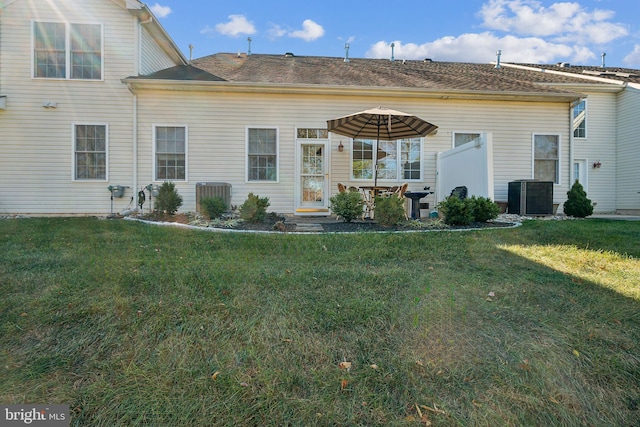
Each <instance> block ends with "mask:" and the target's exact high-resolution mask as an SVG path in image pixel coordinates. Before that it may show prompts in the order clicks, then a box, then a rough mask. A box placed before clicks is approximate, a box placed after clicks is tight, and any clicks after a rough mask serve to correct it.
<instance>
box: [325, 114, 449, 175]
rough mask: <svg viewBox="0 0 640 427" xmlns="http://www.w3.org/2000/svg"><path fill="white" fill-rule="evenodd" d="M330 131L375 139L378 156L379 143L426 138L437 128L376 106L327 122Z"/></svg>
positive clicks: (417, 119) (351, 136) (414, 117)
mask: <svg viewBox="0 0 640 427" xmlns="http://www.w3.org/2000/svg"><path fill="white" fill-rule="evenodd" d="M327 129H328V130H329V132H334V133H337V134H340V135H344V136H348V137H350V138H353V139H374V140H375V141H376V154H378V153H377V151H378V146H379V145H380V141H396V140H398V139H403V138H417V137H421V136H427V135H429V134H430V133H432V132H434V131H435V130H436V129H438V126H436V125H434V124H431V123H429V122H427V121H425V120H423V119H421V118H419V117H416V116H414V115H412V114H408V113H403V112H402V111H396V110H391V109H389V108H385V107H376V108H371V109H369V110H365V111H360V112H359V113H354V114H349V115H348V116H344V117H338V118H337V119H333V120H327ZM378 157H379V156H376V164H375V174H374V185H378V161H377V159H378Z"/></svg>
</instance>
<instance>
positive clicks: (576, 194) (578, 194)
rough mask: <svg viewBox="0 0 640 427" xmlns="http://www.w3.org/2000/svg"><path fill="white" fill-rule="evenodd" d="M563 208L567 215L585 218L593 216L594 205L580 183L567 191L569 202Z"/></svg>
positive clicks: (576, 183)
mask: <svg viewBox="0 0 640 427" xmlns="http://www.w3.org/2000/svg"><path fill="white" fill-rule="evenodd" d="M563 207H564V213H565V214H566V215H569V216H573V217H576V218H585V217H587V216H589V215H591V214H593V203H591V200H589V199H588V198H587V193H586V192H585V191H584V187H583V186H582V184H580V183H579V182H578V181H576V182H574V183H573V185H572V186H571V189H570V190H569V191H567V201H566V202H564V205H563Z"/></svg>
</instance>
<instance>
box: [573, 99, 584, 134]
mask: <svg viewBox="0 0 640 427" xmlns="http://www.w3.org/2000/svg"><path fill="white" fill-rule="evenodd" d="M571 111H572V114H571V116H572V118H573V124H572V126H573V137H574V138H586V137H587V101H586V100H585V99H583V100H581V101H580V102H578V103H577V104H576V105H574V106H573V108H572V109H571Z"/></svg>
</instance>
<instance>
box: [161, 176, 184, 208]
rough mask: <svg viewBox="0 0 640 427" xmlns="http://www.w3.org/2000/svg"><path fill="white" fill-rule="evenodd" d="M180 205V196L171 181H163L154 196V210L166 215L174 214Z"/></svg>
mask: <svg viewBox="0 0 640 427" xmlns="http://www.w3.org/2000/svg"><path fill="white" fill-rule="evenodd" d="M180 206H182V196H180V195H179V194H178V190H176V185H175V184H174V183H173V182H164V183H163V184H162V185H161V186H160V189H159V190H158V195H157V196H156V211H158V212H161V213H165V214H168V215H173V214H175V213H176V212H177V211H178V209H179V208H180Z"/></svg>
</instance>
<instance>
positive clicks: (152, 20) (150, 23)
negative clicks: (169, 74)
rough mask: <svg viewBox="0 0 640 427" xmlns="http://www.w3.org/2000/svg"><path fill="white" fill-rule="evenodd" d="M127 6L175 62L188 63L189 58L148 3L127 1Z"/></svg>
mask: <svg viewBox="0 0 640 427" xmlns="http://www.w3.org/2000/svg"><path fill="white" fill-rule="evenodd" d="M126 8H127V10H128V11H129V13H131V14H132V15H133V16H136V17H137V18H138V19H139V20H140V23H141V24H142V25H143V26H144V27H145V28H146V29H147V31H149V33H150V34H151V35H152V36H153V38H154V39H155V40H156V41H157V42H158V44H159V45H160V46H161V47H162V49H163V50H164V51H165V52H166V53H167V55H169V56H170V57H171V59H172V60H173V61H174V62H176V63H178V64H182V65H186V64H187V62H188V61H187V58H186V57H185V56H184V54H183V53H182V51H181V50H180V48H178V46H177V45H176V44H175V42H174V41H173V39H172V38H171V36H169V33H167V31H166V30H165V29H164V27H163V26H162V24H160V22H159V21H158V19H157V18H156V17H155V15H154V14H153V12H152V11H151V9H149V7H147V5H145V4H144V3H140V2H137V1H135V2H131V1H127V2H126Z"/></svg>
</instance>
